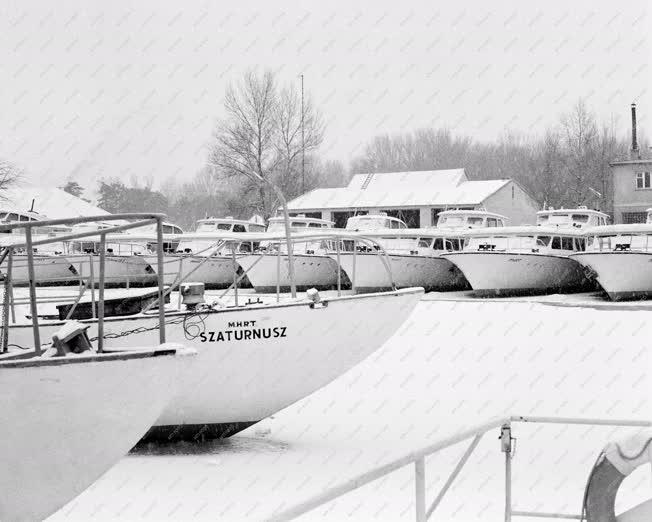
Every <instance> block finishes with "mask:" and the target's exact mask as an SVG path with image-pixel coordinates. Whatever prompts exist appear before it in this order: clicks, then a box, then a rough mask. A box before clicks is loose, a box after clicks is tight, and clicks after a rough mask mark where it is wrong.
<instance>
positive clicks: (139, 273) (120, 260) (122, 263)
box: [66, 255, 156, 286]
mask: <svg viewBox="0 0 652 522" xmlns="http://www.w3.org/2000/svg"><path fill="white" fill-rule="evenodd" d="M66 257H67V259H68V261H70V263H71V264H72V265H73V266H74V267H75V270H76V271H77V273H78V274H79V275H80V277H81V278H82V280H83V281H87V280H88V279H90V277H91V266H90V265H91V261H92V263H93V279H94V282H95V286H97V285H98V284H99V279H98V278H99V274H100V258H99V256H97V255H94V256H88V255H78V256H76V255H72V256H66ZM105 260H106V261H105V271H104V280H105V285H106V286H123V285H124V286H130V285H148V284H155V283H156V272H155V271H154V269H153V268H152V267H151V266H150V264H149V263H148V262H147V259H145V256H110V255H107V256H106V257H105Z"/></svg>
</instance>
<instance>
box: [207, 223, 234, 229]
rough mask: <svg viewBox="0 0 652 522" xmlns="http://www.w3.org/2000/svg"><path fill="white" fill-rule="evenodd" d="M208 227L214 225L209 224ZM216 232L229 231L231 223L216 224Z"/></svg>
mask: <svg viewBox="0 0 652 522" xmlns="http://www.w3.org/2000/svg"><path fill="white" fill-rule="evenodd" d="M210 225H214V223H210ZM217 230H231V223H218V224H217Z"/></svg>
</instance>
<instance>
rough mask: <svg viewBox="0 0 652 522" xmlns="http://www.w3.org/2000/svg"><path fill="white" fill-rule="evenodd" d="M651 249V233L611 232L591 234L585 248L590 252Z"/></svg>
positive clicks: (643, 250)
mask: <svg viewBox="0 0 652 522" xmlns="http://www.w3.org/2000/svg"><path fill="white" fill-rule="evenodd" d="M651 249H652V234H613V235H605V236H591V237H589V238H588V239H587V250H589V251H591V252H612V251H615V252H621V251H628V250H636V251H642V252H647V251H649V250H651Z"/></svg>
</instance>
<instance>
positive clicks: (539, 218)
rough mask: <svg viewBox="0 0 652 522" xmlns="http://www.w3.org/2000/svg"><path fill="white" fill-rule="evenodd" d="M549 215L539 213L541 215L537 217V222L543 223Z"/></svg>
mask: <svg viewBox="0 0 652 522" xmlns="http://www.w3.org/2000/svg"><path fill="white" fill-rule="evenodd" d="M549 217H550V216H549V215H548V214H541V215H540V216H539V217H538V220H539V223H545V222H546V221H548V218H549Z"/></svg>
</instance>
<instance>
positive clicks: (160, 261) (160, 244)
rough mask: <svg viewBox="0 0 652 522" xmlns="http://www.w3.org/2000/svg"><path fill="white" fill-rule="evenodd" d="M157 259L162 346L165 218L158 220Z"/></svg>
mask: <svg viewBox="0 0 652 522" xmlns="http://www.w3.org/2000/svg"><path fill="white" fill-rule="evenodd" d="M156 242H157V243H158V246H157V247H156V258H157V266H156V269H157V272H158V274H157V276H158V277H157V279H158V339H159V342H160V343H161V344H163V343H165V289H164V287H163V286H164V283H163V277H164V274H163V270H164V268H163V218H162V217H159V218H157V219H156Z"/></svg>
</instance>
